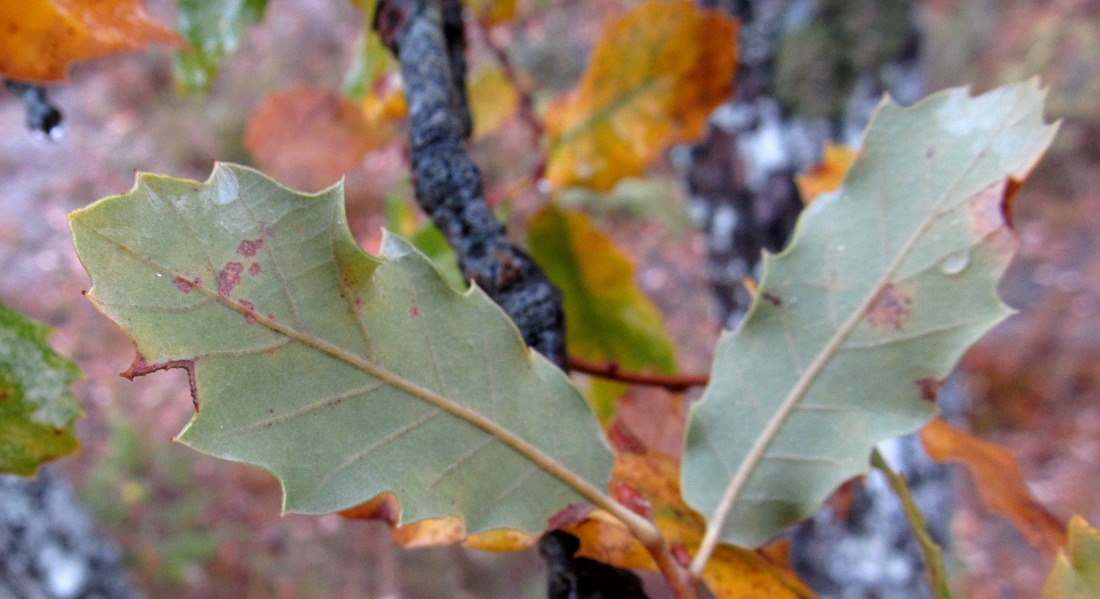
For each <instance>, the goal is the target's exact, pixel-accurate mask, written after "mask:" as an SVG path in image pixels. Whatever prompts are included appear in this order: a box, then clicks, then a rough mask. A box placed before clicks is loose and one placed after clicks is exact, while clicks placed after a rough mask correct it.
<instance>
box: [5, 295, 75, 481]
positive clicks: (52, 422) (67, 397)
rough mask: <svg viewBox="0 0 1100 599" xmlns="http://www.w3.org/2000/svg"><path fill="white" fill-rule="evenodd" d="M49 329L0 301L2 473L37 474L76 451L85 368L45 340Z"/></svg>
mask: <svg viewBox="0 0 1100 599" xmlns="http://www.w3.org/2000/svg"><path fill="white" fill-rule="evenodd" d="M49 332H50V329H49V327H47V326H46V325H44V324H39V323H37V322H34V321H33V320H30V319H28V318H27V317H25V316H23V315H21V314H19V313H17V312H15V311H13V310H11V309H9V308H8V307H6V306H4V305H3V304H0V473H5V474H22V475H25V476H29V475H31V474H34V472H35V470H37V469H38V466H39V465H41V464H42V463H43V462H46V461H48V460H52V459H54V458H57V457H60V456H63V455H67V454H70V453H72V452H74V451H76V447H77V443H76V437H74V436H73V422H74V421H76V419H77V417H78V416H80V407H79V406H78V405H77V404H76V400H74V399H73V397H72V395H71V394H70V393H69V385H71V384H72V383H73V381H75V380H76V379H77V378H78V377H79V376H80V371H79V370H77V369H76V366H75V365H73V364H72V362H69V361H68V360H66V359H65V358H62V357H61V356H59V355H57V354H56V353H54V352H53V350H51V349H50V348H49V346H48V345H47V344H46V335H47V334H49Z"/></svg>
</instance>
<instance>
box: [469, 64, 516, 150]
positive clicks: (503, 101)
mask: <svg viewBox="0 0 1100 599" xmlns="http://www.w3.org/2000/svg"><path fill="white" fill-rule="evenodd" d="M518 105H519V95H518V94H517V93H516V90H515V88H513V87H512V84H511V82H509V81H508V77H506V76H505V75H504V71H503V70H501V68H500V67H486V68H482V69H478V71H477V72H475V73H474V75H473V77H471V80H470V112H471V113H472V116H473V119H474V133H473V138H474V139H481V138H483V137H485V136H486V135H489V134H491V133H493V132H494V131H496V130H497V129H500V127H501V125H503V124H504V123H506V122H507V121H508V119H509V118H510V117H511V116H512V114H513V113H515V111H516V107H517V106H518Z"/></svg>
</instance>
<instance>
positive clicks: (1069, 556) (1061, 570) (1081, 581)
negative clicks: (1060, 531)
mask: <svg viewBox="0 0 1100 599" xmlns="http://www.w3.org/2000/svg"><path fill="white" fill-rule="evenodd" d="M1096 597H1100V530H1096V529H1095V528H1092V527H1090V526H1089V525H1088V523H1087V522H1085V520H1084V518H1081V517H1080V516H1074V517H1073V519H1072V520H1070V522H1069V546H1068V547H1066V549H1065V550H1064V551H1059V552H1058V557H1057V558H1056V559H1055V560H1054V567H1053V569H1052V570H1051V572H1050V577H1049V578H1047V582H1046V585H1044V587H1043V599H1095V598H1096Z"/></svg>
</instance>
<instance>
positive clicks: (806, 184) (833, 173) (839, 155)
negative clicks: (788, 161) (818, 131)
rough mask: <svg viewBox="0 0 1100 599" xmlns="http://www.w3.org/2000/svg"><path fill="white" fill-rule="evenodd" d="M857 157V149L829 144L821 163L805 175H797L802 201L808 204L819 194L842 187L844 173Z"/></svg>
mask: <svg viewBox="0 0 1100 599" xmlns="http://www.w3.org/2000/svg"><path fill="white" fill-rule="evenodd" d="M855 157H856V153H855V151H854V150H852V149H851V148H849V147H846V146H837V145H833V144H827V145H826V146H825V156H824V158H823V160H822V161H821V164H818V165H815V166H813V167H811V168H810V170H809V172H807V173H806V174H805V175H796V176H795V178H794V182H795V185H797V186H798V194H799V195H801V196H802V203H803V204H806V205H807V206H808V205H809V204H810V202H812V201H814V199H815V198H817V196H819V195H821V194H823V193H828V192H830V191H836V190H837V189H840V184H841V183H842V182H843V181H844V175H846V174H847V173H848V167H849V166H851V165H852V160H854V159H855Z"/></svg>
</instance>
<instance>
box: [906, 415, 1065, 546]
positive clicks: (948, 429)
mask: <svg viewBox="0 0 1100 599" xmlns="http://www.w3.org/2000/svg"><path fill="white" fill-rule="evenodd" d="M920 438H921V442H922V443H923V444H924V448H925V450H926V451H928V455H929V456H931V457H932V459H933V460H935V461H937V462H946V461H952V462H959V463H960V464H962V465H963V466H966V468H967V470H969V471H970V476H971V477H972V478H973V480H974V486H975V488H976V489H977V491H978V496H979V497H980V498H981V500H982V503H984V504H985V506H986V507H987V508H989V509H990V510H992V511H994V512H997V513H998V514H1001V515H1002V516H1006V517H1008V518H1009V519H1010V520H1011V521H1012V523H1013V524H1015V525H1016V528H1018V529H1019V530H1020V533H1021V534H1023V536H1024V538H1025V539H1027V541H1028V542H1029V543H1031V544H1032V545H1033V546H1034V547H1035V548H1036V549H1039V550H1042V551H1043V552H1045V553H1047V554H1051V555H1052V554H1054V552H1055V551H1057V550H1058V549H1060V548H1062V547H1064V546H1065V544H1066V533H1065V528H1064V527H1063V525H1062V521H1061V520H1059V519H1058V518H1056V517H1055V516H1054V515H1052V514H1051V513H1050V512H1048V511H1047V510H1046V508H1044V507H1043V506H1042V505H1040V504H1039V502H1038V501H1036V500H1035V498H1034V497H1032V496H1031V493H1030V492H1029V491H1028V490H1027V484H1026V483H1025V482H1024V476H1023V473H1021V472H1020V465H1019V463H1017V462H1016V458H1015V457H1014V456H1013V455H1012V454H1011V453H1009V451H1008V450H1007V449H1005V448H1003V447H999V446H997V445H994V444H992V443H988V442H986V441H983V440H981V439H979V438H977V437H975V436H973V435H971V434H970V433H968V432H966V431H962V430H959V429H957V428H955V427H953V426H951V425H950V424H948V423H946V422H944V421H943V420H941V419H939V418H937V419H935V420H932V421H931V422H929V423H928V424H927V425H925V427H924V428H923V429H921V431H920Z"/></svg>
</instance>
